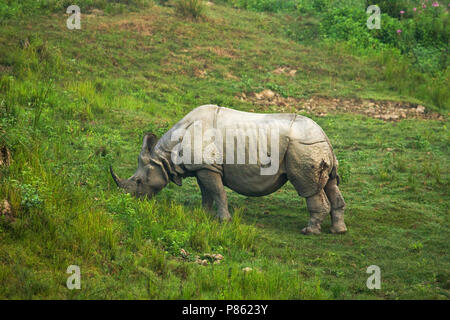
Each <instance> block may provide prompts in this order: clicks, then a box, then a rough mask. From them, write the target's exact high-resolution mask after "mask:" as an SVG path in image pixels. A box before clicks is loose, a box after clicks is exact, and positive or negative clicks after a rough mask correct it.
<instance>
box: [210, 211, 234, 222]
mask: <svg viewBox="0 0 450 320" xmlns="http://www.w3.org/2000/svg"><path fill="white" fill-rule="evenodd" d="M214 218H216V219H218V220H219V221H220V222H226V221H231V215H230V214H229V213H228V214H223V215H219V214H218V215H216V216H215V217H214Z"/></svg>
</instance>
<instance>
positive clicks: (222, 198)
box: [197, 170, 231, 221]
mask: <svg viewBox="0 0 450 320" xmlns="http://www.w3.org/2000/svg"><path fill="white" fill-rule="evenodd" d="M197 179H198V181H199V185H200V188H201V189H202V197H203V203H204V204H207V205H212V202H211V200H210V199H212V200H214V202H215V203H216V205H217V215H216V218H218V219H219V220H221V221H228V220H231V215H230V213H229V212H228V201H227V193H226V192H225V188H224V186H223V182H222V177H221V175H220V174H218V173H216V172H212V171H209V170H199V171H197ZM204 193H205V195H203V194H204Z"/></svg>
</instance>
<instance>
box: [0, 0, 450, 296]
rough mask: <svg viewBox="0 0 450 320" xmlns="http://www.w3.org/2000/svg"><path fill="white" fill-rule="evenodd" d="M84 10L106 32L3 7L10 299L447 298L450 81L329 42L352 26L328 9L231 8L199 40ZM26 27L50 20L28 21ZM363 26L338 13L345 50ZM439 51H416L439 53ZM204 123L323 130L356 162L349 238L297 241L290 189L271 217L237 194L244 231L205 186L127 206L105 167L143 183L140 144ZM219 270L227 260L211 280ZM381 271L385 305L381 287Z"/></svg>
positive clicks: (269, 205)
mask: <svg viewBox="0 0 450 320" xmlns="http://www.w3.org/2000/svg"><path fill="white" fill-rule="evenodd" d="M79 3H80V6H82V10H84V9H83V8H86V10H90V9H91V8H96V9H103V10H104V11H105V12H103V13H98V12H97V13H96V12H93V11H87V14H85V15H83V16H82V29H81V30H68V29H67V28H66V25H65V23H66V21H65V20H66V19H67V17H66V16H65V15H63V14H62V13H61V12H64V11H62V10H59V9H58V8H64V6H65V5H66V3H65V2H64V1H48V2H45V1H39V2H37V1H29V2H28V1H21V2H20V5H19V4H18V2H13V1H8V2H6V6H5V2H3V3H2V4H1V5H0V6H1V7H0V8H2V9H1V10H2V11H1V12H2V14H1V15H0V16H1V18H2V21H5V16H6V14H4V13H5V12H7V13H8V18H7V19H8V22H7V23H4V24H3V25H2V28H1V29H0V71H1V77H0V147H2V146H6V147H7V148H8V149H9V150H10V151H11V154H12V162H11V165H10V166H0V200H2V199H7V201H8V202H9V203H10V204H11V207H12V211H13V213H14V216H15V220H14V221H10V220H8V219H6V217H5V216H3V215H2V216H0V297H2V298H9V299H10V298H30V299H31V298H63V299H86V298H98V299H105V298H122V299H127V298H147V299H148V298H150V299H164V298H166V299H193V298H196V299H210V298H215V299H266V298H272V299H330V298H337V299H368V298H375V299H397V298H399V299H408V298H413V299H424V298H430V299H448V298H449V290H450V289H449V282H448V281H449V271H448V270H449V269H450V268H449V267H450V261H449V259H448V255H447V252H448V251H449V241H448V239H449V238H450V237H449V236H450V234H449V231H450V230H449V214H448V203H449V195H448V192H447V188H446V187H447V186H448V184H449V172H450V170H449V150H448V140H449V133H448V128H447V127H448V120H447V119H446V116H447V114H446V112H447V111H446V110H447V108H448V92H449V90H448V84H447V83H448V82H447V83H445V82H443V80H441V78H440V77H444V78H442V79H445V77H446V76H448V73H445V72H448V71H445V70H442V68H441V67H439V70H440V71H433V72H431V71H430V73H429V74H428V71H427V72H426V73H427V74H423V72H421V71H420V69H418V71H415V69H414V68H415V65H414V62H411V61H412V60H410V57H409V56H408V55H407V54H406V53H402V51H401V50H400V49H399V48H395V47H391V44H390V43H389V42H386V43H385V42H383V41H381V40H380V39H381V38H376V37H373V38H364V37H366V35H364V34H363V33H358V32H356V33H355V37H359V36H361V37H362V39H367V41H369V42H370V41H374V43H375V42H376V43H377V45H376V46H375V47H371V46H370V45H364V46H362V45H361V46H360V47H358V43H359V42H356V43H355V46H352V45H351V42H352V39H351V38H349V39H343V38H341V36H340V35H339V32H340V31H339V30H338V29H335V30H336V36H332V35H333V32H334V31H333V32H332V31H331V29H330V31H324V28H325V26H324V25H323V23H324V21H325V20H323V19H327V17H331V18H332V16H330V15H329V14H330V12H334V11H329V10H338V9H333V8H330V2H329V1H297V2H295V6H292V7H289V6H288V5H289V3H294V2H289V1H286V2H285V3H286V4H285V5H286V7H285V8H284V9H283V10H284V11H283V10H278V9H277V10H268V9H264V7H261V8H260V9H258V8H256V7H255V8H253V7H250V5H248V6H247V7H248V8H249V9H253V10H267V11H271V12H270V13H259V12H253V11H252V10H235V9H233V8H232V7H231V6H227V5H223V2H222V3H216V4H214V5H211V6H208V7H207V8H206V9H205V12H204V14H205V16H206V19H198V20H189V19H184V18H183V17H180V16H179V15H177V14H176V12H175V8H173V7H171V6H160V5H154V4H153V3H151V2H147V1H128V2H123V3H119V4H120V6H123V10H115V11H114V10H113V11H110V12H107V10H106V8H107V7H108V5H114V2H101V1H98V2H97V1H85V2H83V1H79ZM240 3H242V4H240ZM243 3H244V1H242V2H239V3H238V2H234V5H235V6H243ZM245 3H249V4H250V3H254V4H255V6H256V4H257V3H259V2H257V1H254V2H250V1H247V2H245ZM261 3H263V2H261ZM264 3H271V2H269V1H267V2H264ZM272 3H276V1H272ZM358 3H360V6H361V8H362V10H363V11H362V12H363V14H362V15H357V14H356V13H355V17H356V18H355V19H361V21H362V17H363V16H364V10H365V8H364V5H362V2H358ZM44 4H47V6H44ZM119 4H118V5H119ZM38 5H39V6H40V7H39V8H38V7H35V6H38ZM141 5H142V7H140V8H141V9H140V10H139V12H135V9H136V8H138V6H141ZM342 5H345V4H344V2H342ZM27 6H33V7H30V9H27V8H28V7H27ZM83 6H85V7H83ZM252 6H253V5H252ZM313 6H316V9H319V8H320V10H321V11H320V12H322V13H320V16H319V15H317V14H315V13H314V12H316V11H314V10H316V9H314V7H313ZM118 7H119V6H117V7H116V8H118ZM5 8H6V9H5ZM268 8H270V6H268ZM27 10H31V11H33V12H34V13H35V14H34V15H31V16H29V18H27V19H21V18H20V17H21V16H22V15H23V14H24V13H25V12H28V11H27ZM280 11H281V12H280ZM293 11H295V12H297V14H299V15H300V16H301V17H304V18H302V19H300V20H298V19H297V18H296V16H295V15H294V14H293ZM55 12H59V13H58V14H55ZM82 12H84V11H82ZM336 12H338V11H336ZM313 13H314V14H313ZM352 14H353V11H343V13H342V15H343V17H342V21H344V22H342V23H344V24H350V25H351V26H350V27H349V32H350V31H352V30H356V29H358V28H359V26H358V25H356V24H355V25H353V22H351V21H353V16H352ZM344 15H347V16H349V18H348V19H347V18H345V17H344ZM347 16H346V17H347ZM391 18H392V19H398V18H399V17H391ZM411 19H413V18H411ZM339 21H341V20H336V23H339ZM348 21H350V22H348ZM358 21H359V20H358ZM392 21H394V20H392ZM398 21H400V22H399V23H404V21H403V20H398ZM364 24H365V20H364ZM299 28H300V29H299ZM298 30H302V32H301V33H302V34H307V35H308V36H307V37H301V36H300V35H299V31H298ZM358 30H359V29H358ZM382 30H383V29H382ZM323 32H328V35H329V40H324V39H323V36H322V35H323V34H324V33H323ZM364 32H366V31H364ZM380 32H382V31H380ZM374 34H376V33H374ZM394 36H397V35H396V34H395V35H394ZM349 42H350V44H349ZM371 48H372V50H373V51H370V50H371ZM423 48H428V49H416V50H419V51H420V50H431V49H429V48H431V47H427V45H425V44H423ZM419 51H418V52H419ZM417 54H419V53H417ZM421 54H423V55H425V56H427V55H428V54H427V52H426V51H425V52H422V53H421ZM423 63H424V64H425V65H427V64H429V63H430V64H431V62H423ZM412 65H414V67H411V66H412ZM280 68H289V69H292V70H295V71H297V72H296V73H286V72H278V71H277V70H279V69H280ZM424 68H426V67H425V66H424ZM276 71H277V72H276ZM439 74H441V75H440V76H439ZM264 89H270V90H273V91H276V92H277V93H278V94H279V95H280V96H281V97H285V98H292V99H295V101H301V100H302V99H304V100H307V99H309V98H311V97H316V96H320V97H326V98H327V99H330V100H332V99H337V98H342V99H344V98H356V99H361V100H362V99H371V100H372V101H375V102H377V101H384V100H393V101H398V102H399V103H411V104H414V105H416V106H417V105H418V104H423V105H425V106H426V107H427V111H426V112H431V110H437V111H439V112H440V113H441V117H443V120H442V119H441V120H425V119H422V118H421V117H415V118H407V119H403V120H401V121H396V122H393V121H391V122H387V121H383V120H381V119H374V118H372V117H368V116H365V115H359V114H354V113H352V112H351V110H348V109H346V111H345V112H344V111H342V110H340V109H338V110H336V111H330V112H329V113H328V114H327V115H323V114H322V115H318V114H314V113H311V112H308V111H307V109H305V108H301V105H300V103H292V104H287V105H262V104H261V105H260V104H255V103H252V102H251V101H249V100H248V99H243V98H242V93H245V94H246V96H250V95H251V94H252V93H255V92H260V91H261V90H264ZM446 97H447V98H446ZM206 103H216V104H220V105H223V106H227V107H232V108H235V109H239V110H244V111H255V112H281V111H282V112H297V113H302V114H305V115H307V116H310V117H312V118H313V119H314V120H316V121H317V122H318V123H319V124H320V125H321V126H322V127H323V129H324V130H325V132H327V134H328V136H329V137H330V139H331V142H332V144H333V146H334V149H335V151H336V154H337V156H338V159H339V162H340V174H341V176H342V185H341V188H342V191H343V194H344V197H345V199H346V202H347V206H348V208H347V214H346V223H347V226H348V227H349V233H348V234H346V235H343V236H334V235H331V234H329V233H327V232H326V230H328V229H329V226H330V223H329V221H326V222H325V223H324V225H323V230H324V232H323V234H321V235H320V236H316V237H306V236H303V235H301V234H300V230H301V228H302V227H303V226H304V225H306V224H307V221H308V219H309V216H308V213H307V210H306V205H305V201H304V200H303V199H301V198H299V197H298V196H297V195H296V193H295V190H294V189H293V187H292V186H291V185H286V186H285V187H283V188H282V189H281V190H280V191H278V192H276V193H274V194H272V195H270V196H267V197H263V198H247V197H244V196H241V195H238V194H236V193H234V192H228V197H229V202H230V207H231V212H232V214H233V221H232V222H230V223H223V224H221V223H218V222H217V221H215V220H213V219H212V218H211V217H210V216H209V215H208V214H207V213H205V212H204V211H203V210H202V209H201V208H200V203H201V196H200V191H199V189H198V186H197V184H196V181H195V180H194V179H191V178H189V179H186V180H184V181H183V184H184V185H183V187H177V186H175V185H172V184H171V185H169V186H168V187H167V188H166V189H164V190H163V191H162V192H161V193H160V194H159V195H158V196H156V197H155V199H153V200H151V201H145V200H138V199H135V198H133V197H131V196H130V195H128V194H123V193H121V192H120V191H119V190H117V188H116V187H115V185H114V182H113V181H112V179H111V177H110V176H109V173H108V170H107V168H108V166H109V165H111V164H112V165H114V167H117V171H118V173H119V174H120V175H122V176H127V175H130V174H131V173H132V172H133V171H134V170H135V168H136V157H137V155H138V152H139V147H140V145H141V139H142V136H143V133H144V132H155V133H156V134H157V135H159V136H161V135H162V134H163V133H164V132H166V130H167V129H168V128H169V127H170V126H171V125H173V124H174V123H176V122H177V121H178V120H179V119H181V118H182V117H183V116H184V115H185V114H186V113H187V112H189V111H190V110H192V109H193V108H194V107H196V106H198V105H201V104H206ZM343 107H344V106H342V108H343ZM182 249H183V250H184V251H185V252H186V253H187V254H184V253H182V251H181V250H182ZM205 253H220V254H222V255H223V256H224V260H223V261H222V262H221V263H220V264H211V263H209V264H208V265H206V266H203V265H200V264H197V263H196V262H195V260H196V259H195V257H196V256H197V255H198V256H200V257H204V256H205ZM73 264H75V265H79V266H80V267H81V274H82V279H81V290H73V291H71V290H68V289H67V288H66V280H67V277H68V274H66V269H67V267H68V266H69V265H73ZM373 264H375V265H378V266H380V268H381V272H382V289H381V290H373V291H372V290H369V289H367V287H366V280H367V277H368V276H369V275H368V274H367V273H366V269H367V267H368V266H370V265H373ZM246 267H250V268H252V271H251V272H243V271H242V269H243V268H246Z"/></svg>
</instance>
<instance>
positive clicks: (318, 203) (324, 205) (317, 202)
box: [302, 189, 330, 234]
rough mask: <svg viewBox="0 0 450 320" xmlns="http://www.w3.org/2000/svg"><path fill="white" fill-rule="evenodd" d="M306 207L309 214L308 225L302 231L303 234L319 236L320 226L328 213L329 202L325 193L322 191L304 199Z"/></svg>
mask: <svg viewBox="0 0 450 320" xmlns="http://www.w3.org/2000/svg"><path fill="white" fill-rule="evenodd" d="M306 206H307V207H308V211H309V214H310V220H309V223H308V225H307V226H306V227H305V228H303V229H302V233H303V234H320V224H321V223H322V221H323V219H324V218H325V217H326V216H327V215H328V213H330V202H329V201H328V198H327V195H326V194H325V191H324V190H323V189H322V190H320V192H319V193H316V194H315V195H313V196H311V197H308V198H306Z"/></svg>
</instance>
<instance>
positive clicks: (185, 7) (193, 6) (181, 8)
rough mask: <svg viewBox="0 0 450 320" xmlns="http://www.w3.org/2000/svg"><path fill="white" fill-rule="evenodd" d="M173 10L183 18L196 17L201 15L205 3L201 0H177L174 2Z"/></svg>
mask: <svg viewBox="0 0 450 320" xmlns="http://www.w3.org/2000/svg"><path fill="white" fill-rule="evenodd" d="M175 10H176V12H177V13H178V14H179V15H181V16H183V17H185V18H193V19H198V18H201V17H202V16H203V14H204V11H205V5H204V4H203V2H202V1H201V0H178V1H177V2H176V3H175Z"/></svg>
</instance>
